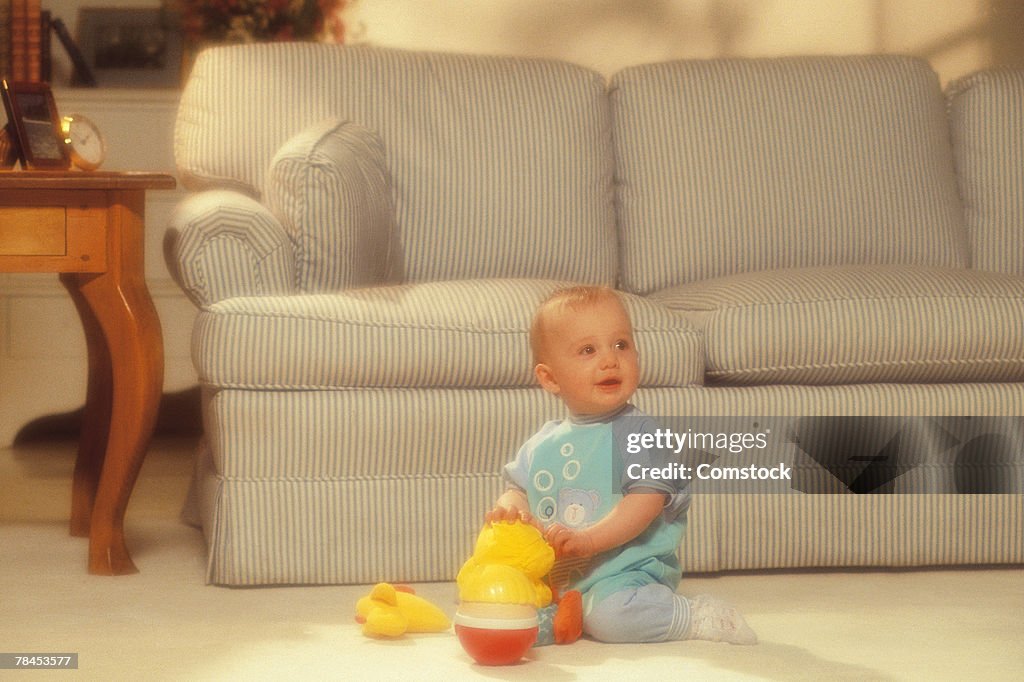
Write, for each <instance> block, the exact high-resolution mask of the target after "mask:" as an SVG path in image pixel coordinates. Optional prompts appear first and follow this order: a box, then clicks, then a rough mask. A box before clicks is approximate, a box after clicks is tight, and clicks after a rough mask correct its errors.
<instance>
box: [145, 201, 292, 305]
mask: <svg viewBox="0 0 1024 682" xmlns="http://www.w3.org/2000/svg"><path fill="white" fill-rule="evenodd" d="M164 257H165V258H166V260H167V267H168V269H169V270H170V272H171V276H172V277H174V279H175V280H176V281H177V282H178V285H179V286H181V288H182V289H183V290H184V291H185V293H186V294H187V295H188V297H189V298H190V299H191V300H192V302H193V303H195V304H196V305H198V306H200V307H204V306H208V305H211V304H213V303H216V302H217V301H221V300H224V299H226V298H231V297H233V296H269V295H274V294H287V293H292V292H295V291H297V289H296V287H295V255H294V252H293V249H292V244H291V240H290V239H289V238H288V235H287V233H286V232H285V230H284V228H283V227H282V226H281V223H280V222H279V221H278V220H277V218H276V217H274V214H273V213H271V212H270V210H269V209H267V208H266V207H265V206H263V205H262V204H260V203H259V202H258V201H257V200H256V199H254V198H252V197H249V196H246V195H245V194H242V193H240V192H236V191H232V190H209V191H205V192H199V193H197V194H193V195H191V196H189V197H187V198H186V199H184V200H183V201H182V202H181V203H180V204H179V205H178V206H177V207H176V208H175V211H174V213H173V214H172V216H171V224H170V225H169V226H168V229H167V233H166V235H165V239H164Z"/></svg>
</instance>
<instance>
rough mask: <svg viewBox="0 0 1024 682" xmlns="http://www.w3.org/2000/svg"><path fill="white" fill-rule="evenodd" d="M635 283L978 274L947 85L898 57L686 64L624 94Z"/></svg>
mask: <svg viewBox="0 0 1024 682" xmlns="http://www.w3.org/2000/svg"><path fill="white" fill-rule="evenodd" d="M612 104H613V114H614V137H615V153H616V164H617V168H616V170H617V174H618V178H617V179H618V184H617V191H618V208H619V223H620V229H621V248H622V263H621V278H622V286H623V288H624V289H626V290H628V291H634V292H638V293H647V292H650V291H654V290H657V289H661V288H664V287H668V286H673V285H678V284H683V283H686V282H689V281H694V280H701V279H707V278H712V277H718V276H724V275H730V274H736V273H742V272H752V271H758V270H766V269H772V268H782V267H801V266H824V265H860V264H918V265H932V266H958V267H962V266H964V265H965V264H966V237H965V235H964V230H963V218H962V213H961V207H960V203H959V198H958V196H957V186H956V178H955V175H954V169H953V162H952V152H951V148H950V143H949V129H948V125H947V122H946V117H945V110H944V102H943V96H942V92H941V88H940V86H939V83H938V78H937V77H936V75H935V73H934V72H933V71H932V70H931V68H930V66H929V65H928V64H927V63H926V62H924V61H921V60H916V59H913V58H906V57H893V56H866V57H859V56H858V57H794V58H783V59H756V60H753V59H752V60H744V59H722V60H707V61H676V62H668V63H663V64H652V65H644V66H638V67H632V68H629V69H626V70H625V71H623V72H621V73H619V74H617V75H616V76H615V77H614V79H613V82H612Z"/></svg>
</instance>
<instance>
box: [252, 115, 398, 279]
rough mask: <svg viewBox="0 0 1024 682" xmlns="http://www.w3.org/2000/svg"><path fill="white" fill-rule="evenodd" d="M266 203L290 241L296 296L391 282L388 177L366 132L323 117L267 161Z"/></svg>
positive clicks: (393, 249)
mask: <svg viewBox="0 0 1024 682" xmlns="http://www.w3.org/2000/svg"><path fill="white" fill-rule="evenodd" d="M264 197H265V199H266V202H267V205H268V206H269V207H270V208H271V210H273V211H274V213H275V214H276V215H277V216H278V218H279V219H280V220H281V224H282V225H283V226H284V228H285V230H287V231H288V234H289V236H290V237H291V239H292V244H293V246H294V248H295V264H296V273H295V274H296V277H297V279H298V282H297V284H298V288H299V290H300V291H309V292H319V291H337V290H338V289H343V288H346V287H353V286H361V285H363V286H365V285H368V284H381V283H384V282H386V281H388V280H389V279H392V278H394V277H395V275H396V272H395V270H396V267H395V265H396V264H395V263H394V261H395V257H396V256H397V246H398V244H397V241H398V237H397V234H396V231H397V228H396V225H395V208H394V204H393V203H392V200H391V177H390V175H389V173H388V169H387V164H386V162H385V160H384V147H383V143H382V142H381V141H380V137H378V136H377V135H376V134H375V133H374V132H373V131H372V130H368V129H367V128H364V127H363V126H361V125H359V124H357V123H352V122H351V121H339V120H337V119H326V120H324V121H320V122H319V123H315V124H313V125H312V126H310V127H308V128H306V129H305V130H303V131H301V132H299V133H297V134H296V135H294V136H293V137H292V138H291V139H289V140H288V141H287V142H285V143H284V144H283V145H281V148H280V149H279V150H278V151H277V154H276V155H274V158H273V160H272V161H271V162H270V169H269V171H268V173H267V185H266V189H265V192H264Z"/></svg>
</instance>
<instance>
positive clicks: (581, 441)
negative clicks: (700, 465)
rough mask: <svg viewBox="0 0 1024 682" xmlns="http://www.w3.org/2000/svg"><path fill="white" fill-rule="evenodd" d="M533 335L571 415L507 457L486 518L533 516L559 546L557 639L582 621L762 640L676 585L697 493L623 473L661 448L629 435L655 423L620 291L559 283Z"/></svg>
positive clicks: (540, 364)
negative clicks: (644, 402)
mask: <svg viewBox="0 0 1024 682" xmlns="http://www.w3.org/2000/svg"><path fill="white" fill-rule="evenodd" d="M530 345H531V347H532V350H533V356H534V362H535V364H536V366H535V368H534V371H535V374H536V376H537V379H538V380H539V381H540V384H541V386H542V387H543V388H544V389H545V390H546V391H549V392H550V393H553V394H554V395H557V396H558V397H559V398H561V400H562V401H563V402H564V403H565V405H566V407H567V408H568V410H569V413H570V416H569V418H567V419H564V420H559V421H552V422H548V423H547V424H545V425H544V426H543V427H542V428H541V430H540V431H539V432H538V433H536V434H535V435H534V436H533V437H532V438H530V439H529V440H528V441H527V442H526V444H525V445H523V446H522V448H520V450H519V452H518V454H517V455H516V457H515V460H514V461H512V462H511V463H509V464H507V465H506V466H505V478H506V480H507V482H508V489H507V490H506V491H505V493H504V494H502V495H501V497H499V498H498V500H497V503H496V505H495V507H494V509H492V510H491V511H489V512H488V513H487V515H486V519H487V521H488V522H491V523H496V522H500V521H512V520H515V519H522V520H524V521H527V522H530V523H533V524H535V525H537V526H538V527H539V528H540V529H541V530H542V531H543V532H544V536H545V538H546V539H547V541H548V542H549V543H550V544H551V546H552V547H553V548H554V549H555V555H556V557H557V559H558V560H557V561H556V564H555V567H554V568H553V569H552V571H551V574H550V576H549V579H550V580H551V582H552V587H553V588H555V590H556V593H561V594H563V595H565V596H564V597H563V599H562V604H561V606H560V607H559V608H558V612H557V615H554V616H553V615H552V614H550V613H547V614H544V613H542V622H543V621H544V620H545V619H551V618H552V617H553V618H554V636H553V639H554V641H558V642H568V641H572V640H573V639H575V637H578V636H579V632H580V630H582V632H584V633H586V634H587V635H589V636H590V637H593V638H594V639H597V640H600V641H605V642H661V641H667V640H675V639H703V640H712V641H716V642H717V641H725V642H729V643H732V644H754V643H756V642H757V636H756V635H755V634H754V632H753V630H751V629H750V627H749V626H748V625H747V623H746V622H745V621H744V619H743V617H742V616H741V615H740V614H739V613H738V612H737V611H736V609H735V608H733V607H732V606H730V605H728V604H726V603H725V602H722V601H721V600H719V599H716V598H714V597H711V596H708V595H701V596H698V597H695V598H693V599H687V598H686V597H683V596H682V595H679V594H676V592H675V590H676V587H677V585H678V583H679V580H680V578H681V576H682V573H681V570H680V566H679V560H678V557H677V554H676V552H677V549H678V547H679V542H680V539H681V538H682V534H683V530H684V529H685V527H686V510H687V508H688V506H689V493H688V492H687V491H686V490H685V488H684V489H681V490H680V489H677V487H676V485H675V483H674V482H672V481H663V480H653V479H652V480H645V479H638V480H634V479H632V478H628V477H626V476H625V471H626V469H627V468H628V467H629V465H630V464H632V463H634V462H637V463H640V464H641V465H643V466H644V467H647V466H650V465H651V464H652V462H654V458H655V457H656V456H657V455H656V453H652V452H650V451H647V450H641V452H640V453H638V454H628V453H627V449H626V448H625V447H624V444H625V439H626V435H627V433H631V432H632V433H635V432H638V431H648V430H650V431H653V430H654V428H655V425H654V423H653V422H652V421H651V420H650V419H649V418H648V417H645V416H644V415H643V414H642V413H641V412H640V411H638V410H637V409H636V408H635V407H633V406H632V405H631V404H630V403H629V399H630V398H631V397H632V395H633V392H634V391H635V390H636V388H637V384H638V383H639V375H640V368H639V360H638V355H637V349H636V345H635V343H634V341H633V327H632V324H631V322H630V319H629V315H628V313H627V312H626V310H625V308H624V307H623V305H622V303H621V302H620V300H619V298H618V296H617V295H616V294H615V292H614V291H613V290H611V289H607V288H603V287H573V288H570V289H564V290H561V291H557V292H555V293H554V294H553V295H552V296H551V297H549V298H548V299H547V300H546V301H545V302H544V303H543V304H541V306H540V308H539V309H538V311H537V314H536V316H535V317H534V321H533V326H532V328H531V330H530ZM631 449H633V450H635V449H636V448H631ZM636 470H638V468H637V467H633V468H632V469H631V471H636ZM580 597H582V598H580ZM543 630H544V628H543V627H542V631H543ZM542 639H543V638H542ZM538 643H550V642H549V641H539V642H538Z"/></svg>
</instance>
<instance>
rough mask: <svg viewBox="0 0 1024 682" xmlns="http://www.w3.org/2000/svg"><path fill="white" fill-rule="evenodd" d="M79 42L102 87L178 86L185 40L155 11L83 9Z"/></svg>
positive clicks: (82, 52) (79, 27) (166, 19)
mask: <svg viewBox="0 0 1024 682" xmlns="http://www.w3.org/2000/svg"><path fill="white" fill-rule="evenodd" d="M77 37H78V41H77V43H78V48H79V50H80V52H81V54H82V56H83V58H84V60H85V63H86V64H87V65H88V68H89V71H90V72H91V74H92V76H93V77H94V79H95V82H96V84H97V85H99V86H100V87H127V88H177V87H181V64H182V57H183V54H184V40H183V38H182V35H181V31H180V30H177V28H176V27H175V26H173V25H172V22H170V21H169V19H168V15H167V13H166V12H164V11H162V10H161V9H159V8H152V9H148V8H107V7H83V8H82V9H80V10H79V11H78V29H77Z"/></svg>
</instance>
